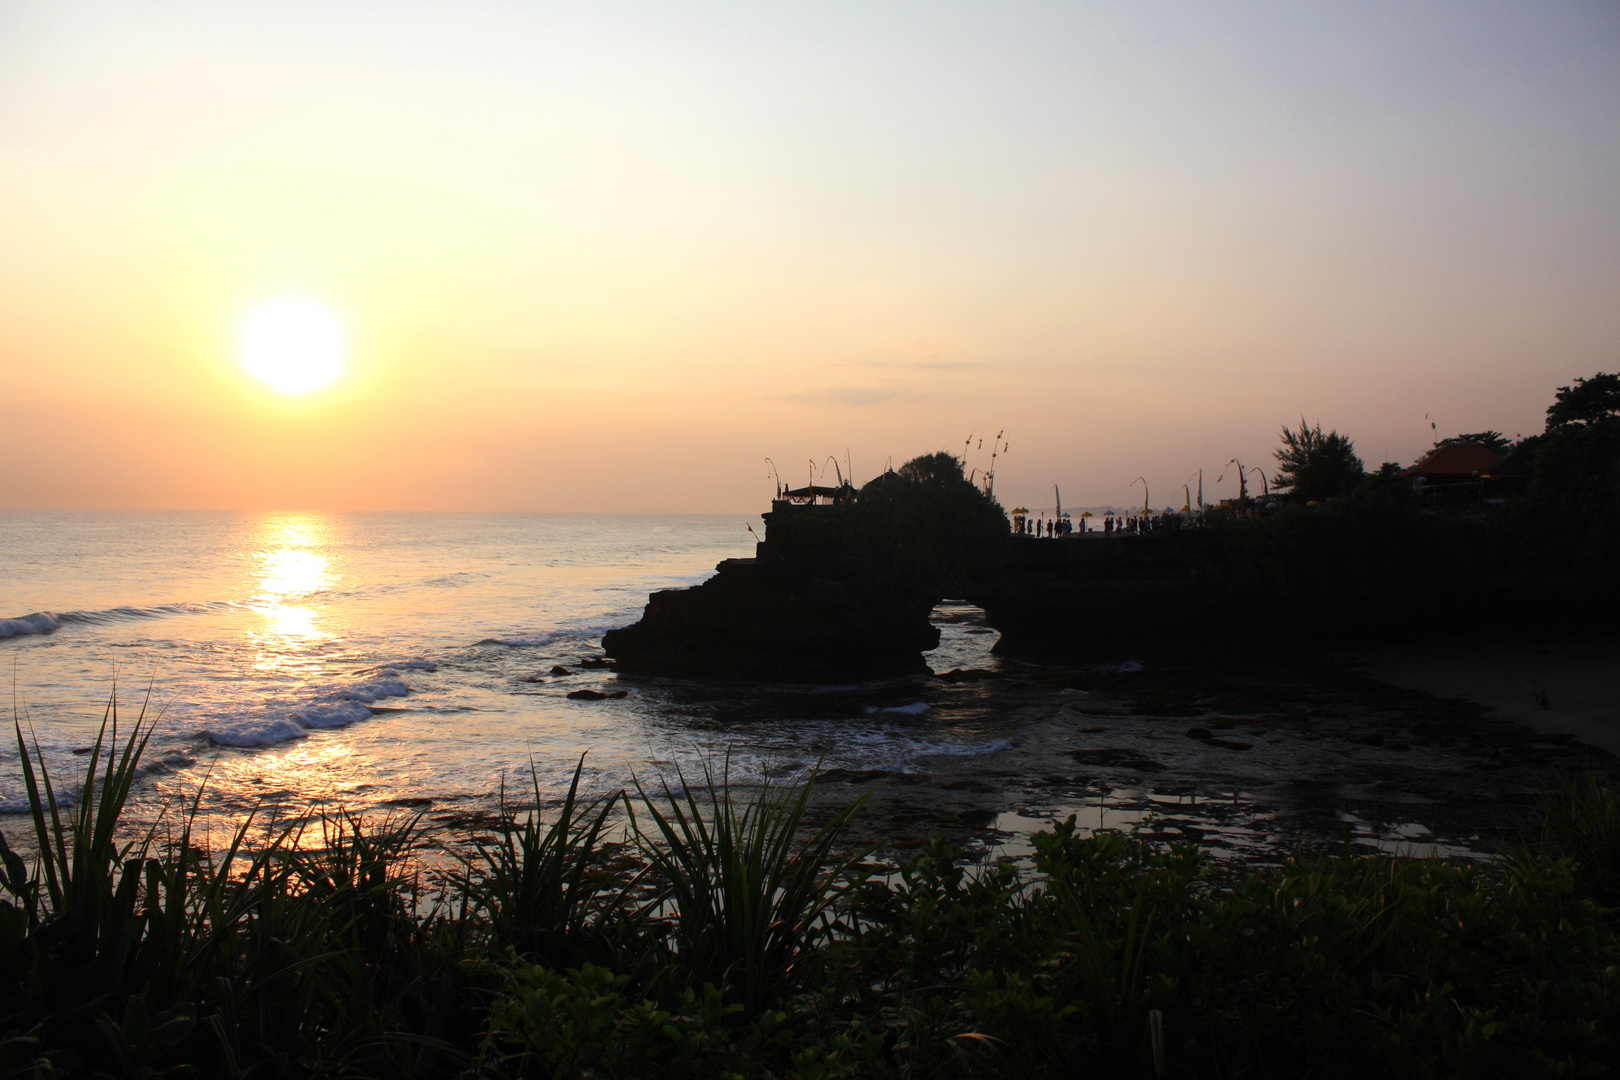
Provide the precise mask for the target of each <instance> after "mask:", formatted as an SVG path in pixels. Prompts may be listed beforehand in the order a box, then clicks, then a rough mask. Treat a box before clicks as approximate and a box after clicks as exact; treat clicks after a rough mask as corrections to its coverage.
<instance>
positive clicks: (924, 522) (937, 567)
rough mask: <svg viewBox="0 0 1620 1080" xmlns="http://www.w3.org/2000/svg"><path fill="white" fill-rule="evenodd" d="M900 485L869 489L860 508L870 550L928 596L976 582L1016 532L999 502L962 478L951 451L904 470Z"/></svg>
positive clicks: (861, 525) (892, 482) (858, 512)
mask: <svg viewBox="0 0 1620 1080" xmlns="http://www.w3.org/2000/svg"><path fill="white" fill-rule="evenodd" d="M896 475H897V476H898V477H899V479H898V480H890V481H888V482H885V483H881V484H868V485H867V486H866V487H865V488H864V489H862V491H861V497H860V500H859V502H857V503H856V506H855V510H856V519H857V522H858V529H859V532H860V535H861V539H862V542H863V545H864V546H865V548H866V550H867V552H868V553H869V554H870V555H873V556H875V557H876V558H877V559H878V560H879V561H881V562H883V563H885V564H887V565H888V566H889V567H890V568H891V569H892V570H893V571H894V572H896V573H898V574H899V575H900V576H902V577H904V578H907V579H910V580H912V581H913V582H915V583H916V584H919V585H923V586H925V587H928V588H933V587H937V586H938V585H939V584H940V583H941V582H943V581H946V580H949V579H952V578H957V577H960V576H962V575H964V574H972V573H974V572H976V571H977V570H979V569H980V568H981V567H982V566H983V564H984V560H985V557H986V555H987V552H988V547H989V545H990V544H992V543H994V542H995V541H996V539H997V538H998V537H1001V536H1005V535H1006V534H1007V532H1008V529H1009V528H1010V526H1009V524H1008V521H1007V515H1006V512H1005V511H1003V510H1002V508H1001V505H1000V504H999V503H997V502H996V500H995V498H994V497H993V496H991V495H990V494H988V493H987V492H985V491H983V490H981V489H980V488H978V487H977V486H975V485H974V484H972V483H971V482H969V480H968V479H967V477H965V476H963V475H962V463H961V461H960V460H958V459H957V458H956V457H955V456H953V455H952V454H950V453H949V452H947V451H944V450H941V451H938V452H937V453H933V454H923V455H922V456H920V457H915V458H912V459H911V460H910V461H908V462H906V463H905V464H904V465H902V466H900V468H899V469H898V470H897V473H896Z"/></svg>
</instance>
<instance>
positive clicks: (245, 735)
mask: <svg viewBox="0 0 1620 1080" xmlns="http://www.w3.org/2000/svg"><path fill="white" fill-rule="evenodd" d="M410 692H411V688H410V687H409V686H407V685H405V680H403V679H401V678H400V677H399V672H398V671H396V670H394V669H393V668H384V669H383V670H381V671H379V672H377V677H376V678H374V679H368V680H366V681H365V682H359V683H351V684H349V685H347V686H342V687H338V688H337V689H334V690H331V691H328V692H327V693H325V694H323V695H321V697H320V698H318V699H316V700H315V701H311V702H309V703H308V704H306V705H303V706H300V707H298V708H296V709H293V710H290V711H288V712H286V713H285V714H283V715H281V716H260V717H254V718H252V719H243V720H236V721H232V722H229V723H226V724H220V723H215V724H211V725H209V726H208V727H207V728H206V729H204V731H203V735H204V736H206V737H207V739H208V740H209V741H210V742H212V743H214V744H215V745H217V746H273V745H275V744H276V743H283V742H288V741H290V740H292V739H305V738H308V737H309V733H310V731H311V730H312V729H320V728H338V727H348V726H349V725H350V724H353V723H355V722H357V721H360V720H365V719H367V718H368V717H370V716H371V715H372V713H371V708H370V706H371V705H372V704H373V703H375V702H377V701H381V700H382V699H383V698H390V697H404V696H405V695H406V694H409V693H410Z"/></svg>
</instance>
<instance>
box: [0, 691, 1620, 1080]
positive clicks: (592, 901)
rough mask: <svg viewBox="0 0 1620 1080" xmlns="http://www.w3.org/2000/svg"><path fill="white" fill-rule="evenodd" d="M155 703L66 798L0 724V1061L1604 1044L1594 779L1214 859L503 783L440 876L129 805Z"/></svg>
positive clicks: (684, 1063)
mask: <svg viewBox="0 0 1620 1080" xmlns="http://www.w3.org/2000/svg"><path fill="white" fill-rule="evenodd" d="M109 719H111V720H115V719H116V716H115V714H113V715H110V717H109ZM148 731H149V728H147V727H145V726H144V725H143V724H141V723H139V722H137V724H136V725H135V729H134V731H133V732H131V733H130V734H129V735H128V736H127V738H125V739H124V741H123V742H122V744H119V743H118V741H117V734H116V727H113V728H112V729H111V731H110V735H111V737H110V738H109V740H108V741H107V742H106V743H98V745H97V747H96V749H95V751H94V752H93V753H92V754H91V756H90V760H89V764H88V766H87V772H86V775H85V777H84V782H83V785H82V787H81V788H80V789H79V794H78V798H77V801H76V802H74V804H73V805H72V807H71V808H63V806H62V805H61V804H62V802H63V801H64V800H63V799H62V798H61V797H60V796H61V793H60V792H55V791H53V788H52V786H51V783H50V780H49V778H48V777H47V776H46V775H45V774H44V772H43V766H42V765H41V764H38V762H39V758H38V756H37V754H31V753H30V752H29V750H30V748H29V747H28V746H27V745H26V744H25V740H24V737H23V733H22V730H21V728H20V727H19V729H18V734H17V737H18V744H19V750H20V751H21V752H22V756H23V761H24V762H25V763H26V766H27V767H26V771H25V779H26V785H27V789H28V794H29V798H30V801H31V804H32V807H33V825H34V830H35V834H36V840H37V842H38V845H39V854H38V856H37V857H36V858H35V859H34V860H33V862H32V865H30V862H29V860H26V859H24V858H22V857H20V856H18V855H17V854H14V853H12V852H11V851H9V850H3V849H0V855H3V859H0V861H3V863H4V891H5V894H6V896H5V899H4V900H3V901H0V1076H18V1077H21V1076H28V1077H48V1076H73V1077H166V1076H205V1077H216V1076H219V1077H316V1076H332V1077H362V1076H375V1077H421V1078H426V1077H490V1078H501V1077H724V1076H746V1077H804V1078H810V1077H967V1076H981V1077H996V1076H1019V1077H1043V1076H1071V1075H1081V1074H1095V1075H1100V1076H1109V1077H1132V1076H1143V1077H1152V1076H1159V1075H1163V1076H1175V1077H1233V1076H1255V1077H1298V1076H1305V1075H1310V1076H1326V1077H1340V1076H1342V1077H1362V1076H1402V1077H1442V1076H1468V1077H1474V1076H1487V1077H1488V1076H1501V1077H1523V1076H1537V1075H1547V1076H1570V1077H1574V1076H1597V1075H1603V1074H1605V1073H1606V1072H1608V1071H1609V1070H1612V1069H1613V1068H1614V1066H1615V1065H1616V1064H1620V1043H1617V1041H1616V1040H1617V1035H1620V912H1617V911H1616V908H1615V905H1616V904H1617V903H1620V799H1617V796H1616V792H1615V791H1614V790H1613V789H1611V788H1609V787H1606V786H1604V785H1603V784H1601V783H1600V782H1599V781H1596V780H1589V781H1583V782H1581V783H1577V784H1572V785H1571V786H1569V787H1568V788H1567V789H1566V790H1564V791H1563V792H1561V793H1560V794H1558V795H1557V796H1556V797H1554V798H1552V799H1551V800H1550V801H1549V802H1548V804H1547V806H1546V808H1545V810H1544V813H1543V815H1542V824H1541V826H1540V831H1539V832H1533V833H1530V834H1527V835H1526V836H1525V838H1524V841H1523V842H1522V843H1520V844H1518V845H1517V846H1514V847H1512V848H1511V849H1509V850H1507V851H1505V852H1503V854H1502V857H1501V858H1500V859H1499V860H1498V861H1495V862H1492V863H1489V864H1487V865H1461V864H1449V863H1444V862H1440V861H1433V860H1393V859H1387V858H1381V857H1372V856H1355V855H1350V854H1349V853H1348V851H1347V853H1346V854H1345V855H1344V856H1343V857H1339V858H1318V859H1314V860H1310V861H1294V862H1290V863H1288V864H1286V865H1285V866H1283V867H1282V868H1281V869H1278V870H1275V871H1273V872H1268V873H1260V874H1256V875H1253V876H1250V877H1248V878H1246V879H1244V880H1242V881H1240V882H1238V883H1237V884H1235V885H1232V886H1229V887H1224V888H1223V887H1220V886H1218V885H1217V884H1216V883H1215V880H1214V879H1213V878H1212V877H1211V876H1210V875H1209V874H1208V873H1207V867H1206V866H1205V864H1204V862H1203V859H1202V856H1201V855H1200V854H1199V853H1198V852H1197V850H1196V849H1194V848H1193V847H1191V846H1190V845H1183V846H1176V845H1170V846H1164V845H1158V844H1154V843H1151V842H1149V841H1148V840H1146V839H1144V838H1143V837H1141V836H1139V835H1135V834H1120V833H1109V832H1105V833H1099V834H1096V835H1093V836H1085V835H1081V834H1080V833H1079V832H1077V831H1076V830H1075V829H1074V828H1073V826H1072V824H1065V825H1059V826H1057V827H1055V828H1053V829H1051V830H1050V831H1047V832H1044V833H1041V834H1039V835H1038V836H1037V837H1036V840H1035V842H1036V846H1037V855H1036V858H1035V869H1034V871H1033V872H1032V873H1030V872H1022V871H1020V870H1018V869H1016V868H1013V867H1010V866H1006V865H979V866H968V865H964V863H963V862H962V860H960V859H959V858H958V856H957V854H956V852H954V851H953V850H952V849H951V848H950V847H949V846H947V845H945V844H943V843H939V842H936V843H935V844H934V845H932V846H930V847H928V848H926V849H924V850H923V851H922V853H921V854H920V855H918V856H917V857H915V858H914V859H912V860H911V861H909V862H908V863H906V864H905V865H903V866H900V867H898V868H884V867H880V866H874V865H873V864H870V863H868V862H865V861H863V860H862V853H861V852H855V851H849V850H847V848H846V847H845V846H844V845H842V844H841V843H840V831H841V829H842V828H843V826H844V825H845V824H846V823H847V821H848V819H849V817H850V816H851V815H853V814H855V813H856V812H857V811H858V810H859V804H858V803H857V804H855V805H852V806H850V807H848V808H846V809H844V810H843V811H841V812H839V813H836V814H834V815H832V816H831V817H830V818H829V819H827V820H825V821H823V822H822V823H821V824H820V825H819V826H817V825H814V824H812V823H807V819H808V818H809V816H810V808H809V803H808V792H807V790H806V789H804V788H796V789H790V788H779V787H773V786H767V787H765V788H764V789H762V790H760V789H756V790H755V791H754V793H753V794H752V795H750V796H749V797H746V798H744V797H742V796H739V795H734V794H733V792H732V790H731V789H730V788H729V787H728V785H727V777H726V774H725V772H724V770H723V769H722V770H721V771H720V772H719V773H718V774H717V775H707V776H704V777H702V778H701V779H699V778H691V783H690V785H689V786H686V785H684V784H683V787H682V788H677V789H674V790H671V789H666V788H660V789H657V790H638V791H637V792H635V793H634V794H633V795H630V796H628V797H622V798H621V797H615V798H614V799H607V800H598V801H585V800H582V799H581V798H580V797H579V794H578V792H577V789H576V790H571V791H570V792H569V795H568V797H567V799H566V800H565V801H564V803H563V805H562V806H561V807H560V808H557V809H556V810H555V811H554V812H552V813H551V814H549V815H548V820H544V821H543V820H542V819H541V818H540V817H539V815H538V813H536V812H529V813H519V812H516V811H513V812H509V813H506V814H505V815H503V819H502V821H501V823H500V826H499V828H497V829H495V830H493V831H494V832H496V833H498V834H499V836H498V838H497V839H496V840H494V841H493V842H488V841H486V842H485V843H484V844H483V846H481V847H480V846H470V847H469V848H468V849H467V850H466V851H464V852H463V854H462V858H461V861H460V864H459V866H458V867H452V868H451V869H449V870H446V871H444V872H443V873H441V874H440V875H438V876H437V878H435V877H434V876H433V875H431V874H429V873H427V872H426V871H425V870H424V869H423V867H422V865H421V864H420V863H419V862H418V861H417V860H416V858H415V857H414V856H413V843H414V841H413V836H414V832H413V830H414V822H412V821H402V822H401V821H396V822H386V823H380V824H379V823H374V822H363V821H360V820H358V819H355V818H352V817H348V816H345V815H341V814H339V815H336V816H332V817H327V818H322V819H318V821H319V823H318V825H317V826H315V827H313V828H299V827H287V828H278V827H276V826H274V825H273V824H272V825H271V826H270V827H269V828H268V829H259V830H255V829H253V828H252V822H251V821H249V822H244V823H243V824H242V825H241V828H240V829H239V831H238V832H237V833H236V834H235V835H234V837H233V838H232V839H231V840H229V841H228V842H227V843H226V844H225V845H224V848H223V850H207V849H206V848H205V847H204V846H203V844H202V842H201V841H200V840H199V839H198V834H196V833H194V831H193V828H192V825H193V822H192V821H191V819H190V817H188V816H187V815H186V813H185V808H181V817H180V819H179V820H177V821H176V822H174V823H173V824H174V827H173V829H172V830H171V831H169V832H161V830H158V829H154V830H152V831H150V832H148V833H146V834H145V835H143V836H140V837H137V838H135V839H133V840H132V839H130V838H128V837H127V836H125V834H124V832H123V831H122V830H121V829H120V815H121V813H122V811H123V808H124V801H125V798H126V796H127V795H128V793H129V790H130V785H131V783H132V782H133V780H134V778H135V775H136V770H137V767H138V762H139V757H140V753H141V749H142V747H143V746H144V744H145V739H146V735H147V732H148ZM616 809H617V811H618V812H619V813H620V815H621V816H620V817H613V816H612V815H613V814H614V813H615V811H616ZM191 812H192V813H194V812H195V809H194V807H193V808H192V811H191ZM616 823H622V824H623V825H625V826H627V836H628V843H626V844H619V843H616V842H615V843H608V842H606V840H607V839H608V837H609V834H610V832H615V834H616V829H617V828H618V824H616ZM610 826H611V828H610ZM317 834H318V835H317ZM250 835H251V836H253V837H255V839H252V840H251V841H250V840H249V837H250Z"/></svg>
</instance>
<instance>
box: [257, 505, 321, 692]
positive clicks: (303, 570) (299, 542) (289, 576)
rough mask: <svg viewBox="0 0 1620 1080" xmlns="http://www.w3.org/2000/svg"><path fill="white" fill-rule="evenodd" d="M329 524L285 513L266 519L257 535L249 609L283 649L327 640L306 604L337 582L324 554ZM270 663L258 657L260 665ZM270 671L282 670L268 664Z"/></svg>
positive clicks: (308, 605)
mask: <svg viewBox="0 0 1620 1080" xmlns="http://www.w3.org/2000/svg"><path fill="white" fill-rule="evenodd" d="M330 531H331V527H330V524H329V523H328V522H327V521H326V520H324V519H322V518H319V517H314V516H310V515H305V514H296V515H294V514H289V515H284V516H278V517H273V518H270V519H269V520H267V521H265V522H264V524H263V526H262V527H261V529H260V530H259V536H258V538H257V544H258V550H257V551H256V552H255V553H254V554H255V557H256V559H257V562H258V566H257V577H258V586H259V591H258V593H257V594H256V595H255V596H254V597H253V608H254V610H256V611H258V612H259V613H260V614H261V615H263V616H264V617H265V629H266V630H267V631H268V632H269V634H271V635H273V636H274V637H276V638H279V639H280V642H281V643H282V644H283V645H287V644H308V643H310V642H314V641H320V640H323V639H325V638H328V637H330V636H331V635H330V634H329V633H327V632H326V630H324V629H323V628H322V627H321V626H320V624H319V612H318V611H317V610H316V608H315V607H314V606H312V605H311V604H310V603H309V601H310V598H312V597H314V596H315V595H316V594H318V593H320V592H322V591H323V590H326V589H329V588H331V587H332V586H333V584H335V583H336V581H337V575H336V574H335V573H334V572H333V569H332V566H331V559H330V558H329V557H328V556H327V554H326V550H327V549H328V548H329V546H330V539H331V538H330V535H329V534H330ZM266 660H270V658H269V657H263V658H261V664H262V663H263V662H264V661H266ZM272 666H281V665H280V664H279V663H275V662H274V661H272Z"/></svg>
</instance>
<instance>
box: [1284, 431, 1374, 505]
mask: <svg viewBox="0 0 1620 1080" xmlns="http://www.w3.org/2000/svg"><path fill="white" fill-rule="evenodd" d="M1276 458H1277V475H1276V477H1275V478H1274V479H1273V480H1272V483H1273V484H1275V485H1276V486H1277V487H1279V488H1287V489H1288V490H1289V491H1290V493H1291V494H1293V495H1294V496H1295V497H1296V498H1300V499H1317V500H1320V499H1331V498H1332V497H1333V496H1335V495H1343V494H1346V493H1348V492H1351V491H1354V490H1355V489H1356V488H1357V487H1359V486H1360V484H1361V481H1362V478H1363V477H1364V476H1365V475H1366V471H1367V470H1366V466H1364V465H1363V464H1362V463H1361V459H1360V458H1359V457H1357V456H1356V447H1355V444H1354V443H1352V442H1351V441H1350V439H1349V437H1347V436H1344V435H1340V434H1339V433H1338V432H1337V431H1329V432H1328V433H1327V434H1326V435H1324V434H1322V425H1321V424H1317V425H1316V426H1315V427H1312V426H1310V425H1309V424H1307V423H1306V422H1305V418H1304V417H1300V420H1299V430H1298V431H1291V430H1289V429H1288V428H1286V427H1285V428H1283V430H1282V446H1280V447H1278V449H1277V451H1276Z"/></svg>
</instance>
